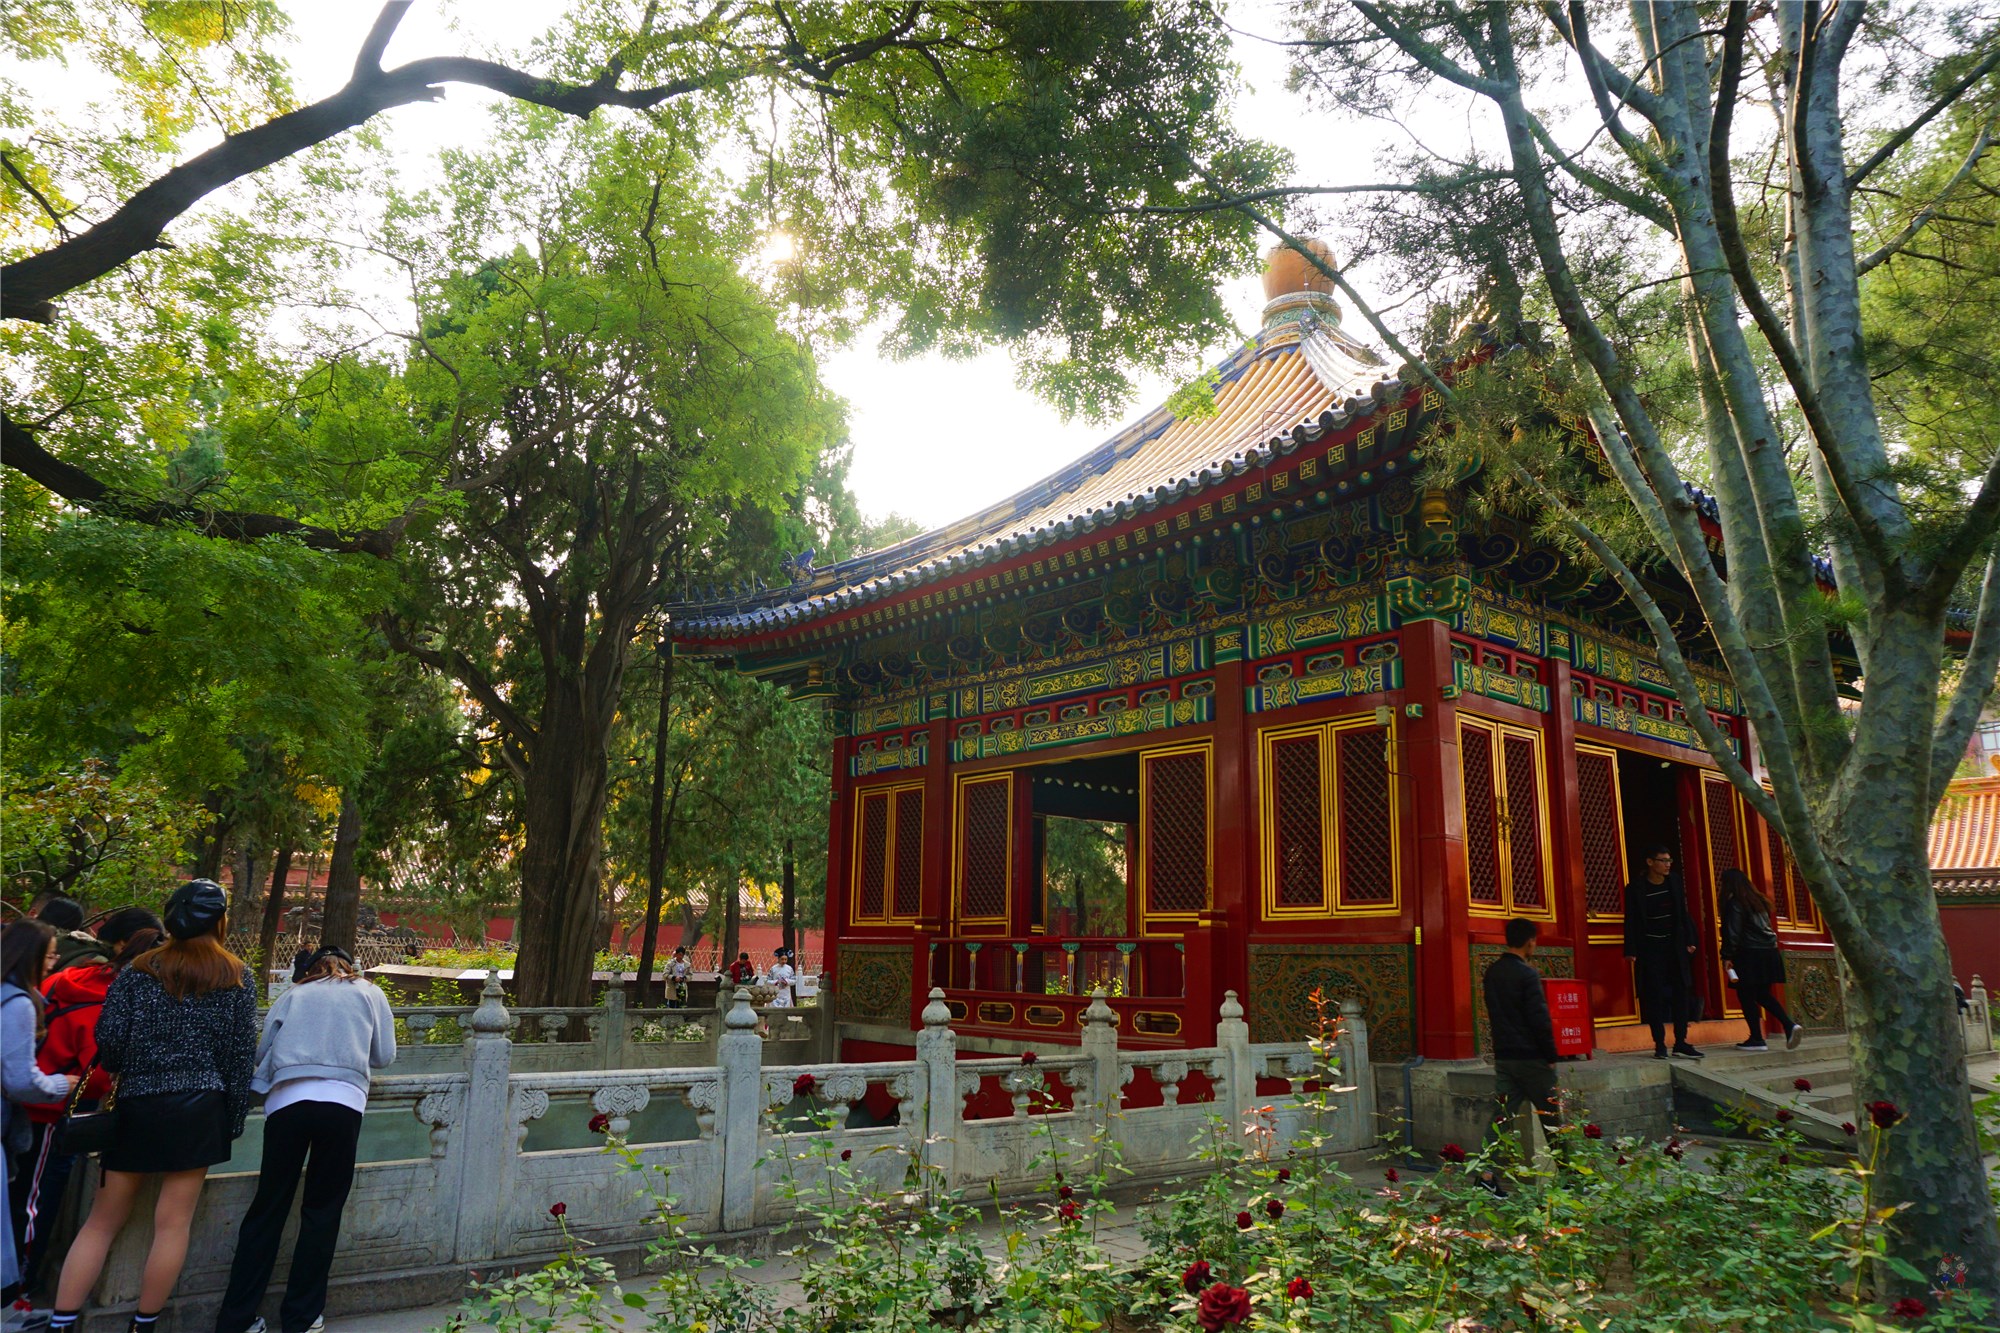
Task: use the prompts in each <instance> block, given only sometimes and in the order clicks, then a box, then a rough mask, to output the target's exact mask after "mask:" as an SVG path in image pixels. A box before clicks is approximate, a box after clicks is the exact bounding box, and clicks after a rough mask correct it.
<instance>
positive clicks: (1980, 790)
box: [1931, 777, 2000, 871]
mask: <svg viewBox="0 0 2000 1333" xmlns="http://www.w3.org/2000/svg"><path fill="white" fill-rule="evenodd" d="M1931 869H1932V870H1934V871H1936V870H1951V871H1959V870H1995V871H2000V777H1990V778H1961V779H1959V780H1958V781H1956V782H1953V783H1952V784H1951V785H1950V786H1949V787H1947V788H1946V789H1945V797H1944V803H1943V804H1942V805H1940V806H1939V807H1938V812H1937V819H1936V821H1935V822H1934V823H1933V824H1932V825H1931Z"/></svg>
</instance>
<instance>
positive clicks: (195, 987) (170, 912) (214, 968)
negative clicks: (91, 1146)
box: [49, 879, 257, 1333]
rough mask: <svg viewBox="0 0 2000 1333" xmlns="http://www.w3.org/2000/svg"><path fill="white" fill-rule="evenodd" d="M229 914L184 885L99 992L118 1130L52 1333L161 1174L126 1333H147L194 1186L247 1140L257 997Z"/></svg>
mask: <svg viewBox="0 0 2000 1333" xmlns="http://www.w3.org/2000/svg"><path fill="white" fill-rule="evenodd" d="M228 914H229V899H228V897H227V896H226V895H225V894H224V893H223V891H222V886H221V885H219V884H216V883H215V882H214V881H213V880H206V879H196V880H189V881H188V882H187V883H185V884H183V885H181V886H180V887H179V888H178V889H175V890H174V894H173V897H171V898H169V899H167V908H166V911H164V912H162V913H161V916H162V917H163V918H164V919H165V922H166V927H167V937H168V938H167V942H166V943H165V944H162V945H161V946H160V947H158V948H156V949H153V950H151V951H149V952H147V953H144V954H141V955H140V956H139V957H138V958H137V959H135V960H134V961H133V963H132V965H131V966H130V967H128V968H126V969H125V970H124V971H123V972H120V973H119V974H118V977H117V979H116V980H114V981H113V982H112V983H111V988H110V989H109V990H108V991H107V992H106V993H105V996H104V1008H103V1010H102V1011H101V1012H100V1014H99V1015H98V1019H97V1060H98V1064H99V1066H100V1067H102V1068H104V1069H106V1070H109V1071H110V1072H111V1073H113V1074H115V1075H117V1084H116V1090H117V1101H116V1106H117V1117H118V1119H117V1127H116V1129H115V1130H114V1131H113V1141H112V1144H111V1146H110V1147H109V1148H106V1149H105V1150H104V1152H103V1154H102V1155H101V1160H100V1162H99V1165H100V1166H101V1167H102V1168H103V1179H102V1180H101V1181H100V1182H99V1184H98V1186H97V1197H96V1198H94V1199H93V1200H91V1205H90V1217H89V1220H87V1221H86V1222H85V1223H84V1224H83V1229H82V1230H81V1231H79V1232H78V1233H77V1236H76V1239H75V1241H73V1242H72V1243H71V1244H70V1249H69V1257H68V1259H67V1260H65V1261H64V1263H63V1269H62V1279H61V1281H60V1282H58V1283H57V1285H56V1308H55V1312H54V1314H53V1316H52V1317H51V1318H50V1321H49V1327H50V1329H51V1331H52V1333H66V1331H67V1330H69V1329H71V1328H73V1327H74V1326H75V1324H76V1320H77V1315H78V1314H79V1313H81V1311H82V1309H83V1303H84V1301H85V1299H87V1298H88V1297H89V1295H90V1289H91V1288H92V1287H93V1286H95V1285H96V1284H97V1278H98V1275H99V1274H100V1273H102V1272H103V1271H104V1260H105V1256H106V1255H108V1254H109V1253H110V1252H111V1242H112V1241H113V1240H115V1239H117V1237H118V1233H119V1232H120V1231H121V1230H123V1229H124V1226H125V1222H126V1220H127V1219H128V1218H129V1217H130V1216H131V1215H132V1205H133V1203H134V1202H135V1201H136V1200H137V1198H138V1195H139V1187H140V1186H141V1185H143V1184H144V1183H145V1182H146V1179H147V1178H148V1177H149V1176H157V1177H158V1178H159V1181H160V1195H159V1200H158V1202H157V1203H155V1204H154V1207H153V1243H152V1248H151V1249H150V1250H148V1251H147V1254H146V1269H145V1274H144V1276H143V1277H142V1278H141V1280H140V1283H139V1308H138V1311H137V1312H136V1313H135V1314H134V1315H133V1318H132V1329H133V1333H153V1328H154V1325H155V1324H156V1323H157V1322H158V1321H159V1318H160V1312H161V1311H162V1310H163V1309H165V1308H166V1304H167V1298H168V1297H169V1296H171V1295H172V1294H173V1290H174V1284H175V1283H176V1282H177V1281H179V1280H180V1275H181V1265H182V1264H183V1263H185V1262H186V1260H187V1244H188V1227H189V1225H190V1224H191V1223H192V1222H193V1221H194V1206H195V1202H196V1201H197V1200H198V1199H199V1198H200V1197H201V1185H202V1181H203V1179H204V1178H206V1177H207V1175H208V1169H209V1168H210V1167H211V1166H215V1165H217V1164H218V1163H221V1162H226V1161H228V1160H229V1145H230V1143H231V1142H233V1141H234V1140H235V1139H236V1138H237V1137H238V1136H239V1135H241V1134H242V1133H243V1121H244V1117H245V1116H247V1115H248V1114H249V1111H250V1075H251V1070H252V1067H253V1066H254V1064H255V1062H256V1054H257V992H256V982H255V980H254V979H253V978H252V976H251V974H250V969H249V968H247V967H245V966H244V965H243V960H242V959H240V958H238V957H237V956H236V955H235V954H233V953H231V952H229V950H228V949H227V948H226V947H224V945H223V943H222V941H223V939H224V938H225V934H226V932H227V930H228V928H229V922H228Z"/></svg>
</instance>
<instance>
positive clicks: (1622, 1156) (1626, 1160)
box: [1618, 1152, 1631, 1166]
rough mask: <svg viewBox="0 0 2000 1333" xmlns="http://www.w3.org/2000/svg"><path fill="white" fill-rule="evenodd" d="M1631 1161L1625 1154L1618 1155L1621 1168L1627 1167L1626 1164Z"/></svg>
mask: <svg viewBox="0 0 2000 1333" xmlns="http://www.w3.org/2000/svg"><path fill="white" fill-rule="evenodd" d="M1630 1160H1631V1159H1630V1158H1628V1157H1627V1156H1625V1154H1624V1153H1622V1152H1621V1153H1619V1154H1618V1165H1620V1166H1623V1165H1625V1163H1626V1162H1628V1161H1630Z"/></svg>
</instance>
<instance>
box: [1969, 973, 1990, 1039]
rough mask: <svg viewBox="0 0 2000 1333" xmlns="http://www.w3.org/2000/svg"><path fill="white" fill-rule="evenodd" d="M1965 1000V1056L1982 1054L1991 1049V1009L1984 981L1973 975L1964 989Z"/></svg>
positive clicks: (1982, 978)
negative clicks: (1970, 982)
mask: <svg viewBox="0 0 2000 1333" xmlns="http://www.w3.org/2000/svg"><path fill="white" fill-rule="evenodd" d="M1965 998H1966V1004H1967V1008H1966V1011H1965V1051H1966V1054H1967V1055H1979V1054H1984V1053H1985V1052H1987V1051H1990V1050H1992V1049H1993V1009H1992V1006H1991V1004H1990V1002H1989V997H1988V996H1987V994H1986V980H1985V978H1984V977H1981V976H1980V975H1979V974H1978V973H1976V972H1975V973H1973V975H1972V984H1971V985H1969V986H1967V987H1966V990H1965Z"/></svg>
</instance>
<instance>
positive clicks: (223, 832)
mask: <svg viewBox="0 0 2000 1333" xmlns="http://www.w3.org/2000/svg"><path fill="white" fill-rule="evenodd" d="M202 804H203V806H204V807H205V808H206V809H207V810H208V812H209V813H210V814H211V815H213V816H215V818H214V819H213V820H211V821H210V822H209V825H208V830H207V832H206V833H205V834H204V835H203V836H202V839H201V844H200V848H201V849H200V851H198V852H197V853H196V854H195V858H194V875H193V878H195V879H211V880H212V879H217V878H219V877H220V876H221V874H222V854H223V852H224V851H225V850H227V846H228V841H229V817H228V816H227V815H225V814H223V813H222V797H221V795H220V794H219V793H214V792H211V793H210V794H209V797H208V799H207V800H206V801H204V802H203V803H202Z"/></svg>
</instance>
